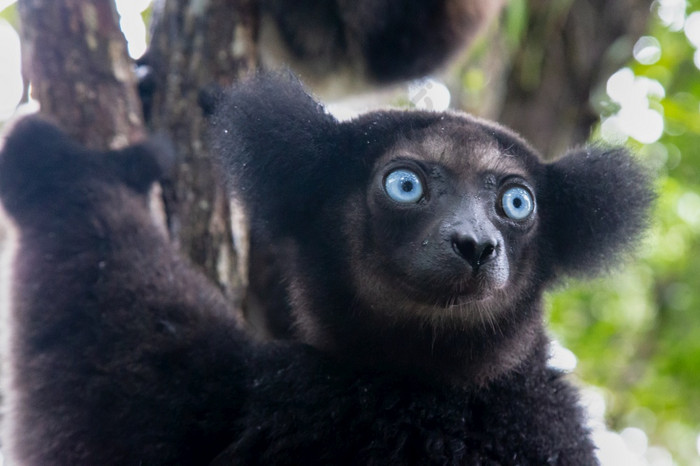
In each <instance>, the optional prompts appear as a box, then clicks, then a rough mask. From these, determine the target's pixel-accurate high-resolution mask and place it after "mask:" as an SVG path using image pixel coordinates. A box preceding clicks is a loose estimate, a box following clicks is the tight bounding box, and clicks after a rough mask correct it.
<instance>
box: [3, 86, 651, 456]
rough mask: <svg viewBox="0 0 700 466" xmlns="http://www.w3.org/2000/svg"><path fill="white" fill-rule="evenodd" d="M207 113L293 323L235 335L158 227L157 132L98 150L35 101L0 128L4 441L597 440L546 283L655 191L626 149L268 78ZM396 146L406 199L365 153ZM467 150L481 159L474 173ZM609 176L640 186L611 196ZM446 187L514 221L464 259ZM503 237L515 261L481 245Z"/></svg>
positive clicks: (74, 447) (406, 446) (122, 444)
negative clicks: (398, 197)
mask: <svg viewBox="0 0 700 466" xmlns="http://www.w3.org/2000/svg"><path fill="white" fill-rule="evenodd" d="M213 132H214V134H215V139H216V143H217V145H218V147H219V150H220V151H221V152H222V157H223V160H224V163H225V165H226V167H227V171H228V172H229V174H230V175H231V179H230V183H231V186H232V188H233V189H234V191H235V194H236V195H237V196H239V197H240V198H241V199H242V200H243V201H244V202H245V204H246V206H247V207H248V209H249V211H250V213H251V216H252V220H253V223H254V231H258V232H260V233H261V234H263V235H264V237H265V238H266V239H268V240H270V241H273V242H275V244H277V245H278V246H279V247H278V249H277V251H278V254H279V255H280V259H281V260H282V261H283V262H284V263H285V264H286V266H287V267H286V269H285V278H286V280H287V281H288V284H289V289H290V292H291V294H292V298H293V311H294V312H293V316H294V321H295V325H296V326H297V330H298V332H299V333H298V338H299V339H301V340H302V341H301V342H289V343H266V344H255V343H252V342H251V341H250V340H249V339H248V338H247V337H246V336H245V335H243V333H242V332H241V331H240V330H239V329H238V327H237V326H236V324H235V322H234V319H233V317H232V314H231V312H230V311H229V309H228V306H227V303H226V302H225V301H224V300H223V298H222V297H221V295H220V293H219V292H218V291H217V290H216V288H215V287H214V286H213V285H211V284H210V283H208V282H207V281H206V280H205V279H204V278H203V276H202V275H201V274H199V273H198V272H196V271H194V270H193V268H192V267H191V266H190V265H189V264H188V263H187V262H185V261H183V260H182V259H180V258H179V257H178V255H177V254H176V253H175V251H173V248H172V247H170V246H169V245H168V242H167V240H166V238H164V237H163V236H162V234H161V229H160V227H159V226H158V225H157V224H156V223H154V222H153V220H152V219H151V215H150V212H149V208H148V189H147V184H148V182H149V181H152V180H154V179H155V178H156V177H158V176H159V173H160V171H161V169H159V168H158V167H160V166H161V165H162V163H160V162H158V160H159V159H160V157H159V156H155V155H154V153H153V149H152V148H150V149H149V148H148V147H144V146H137V147H133V148H131V149H128V150H126V151H121V152H110V153H105V154H99V153H93V152H90V151H87V150H85V149H83V148H81V147H79V146H77V145H75V144H73V143H71V142H69V141H68V140H67V139H66V137H65V136H63V135H62V134H61V133H60V132H59V131H58V130H56V129H55V128H53V127H52V126H50V125H48V124H46V123H44V122H42V121H38V120H33V119H30V120H26V121H24V122H23V123H20V124H19V126H18V127H17V128H16V129H15V131H14V132H13V133H12V135H10V137H9V139H8V140H7V143H6V145H5V147H4V148H3V150H2V153H0V198H1V199H2V203H3V206H4V210H5V212H6V213H7V214H8V217H9V218H10V220H11V224H12V226H13V229H14V230H15V232H16V237H15V240H14V243H13V244H14V247H13V248H12V249H13V251H14V252H13V254H12V255H11V259H12V260H11V267H10V269H9V270H10V271H11V274H10V275H9V276H6V277H5V281H4V282H3V285H4V286H5V289H9V291H10V294H9V296H6V297H5V299H6V300H7V301H8V304H9V306H7V308H6V309H4V312H5V319H6V323H7V324H8V327H7V328H4V329H3V331H4V332H7V333H6V334H5V337H4V341H5V343H4V344H5V346H4V348H3V362H4V366H3V386H4V391H3V401H4V403H5V413H6V414H5V416H4V418H3V424H4V425H3V431H2V432H3V437H2V443H3V452H4V453H6V455H7V456H8V457H9V459H10V460H11V461H13V462H14V463H16V464H71V465H72V464H203V463H204V464H205V463H208V462H210V461H214V462H215V463H216V464H231V463H235V464H469V465H472V464H473V465H480V464H481V465H495V464H519V465H528V464H531V465H540V464H559V465H588V464H594V463H595V459H594V455H593V446H592V444H591V442H590V440H589V438H588V436H587V430H586V428H585V427H584V424H583V419H582V414H581V411H580V408H579V407H578V406H577V401H576V399H577V397H576V393H575V391H574V390H573V389H572V388H571V387H570V386H569V385H568V384H567V383H566V382H565V381H564V380H563V379H562V376H561V374H559V373H558V372H557V371H555V370H552V369H550V368H548V367H547V338H546V336H545V334H544V331H543V327H542V323H541V318H542V316H541V296H542V292H543V290H544V288H545V287H546V286H547V284H549V283H551V282H552V280H554V279H555V278H556V277H557V276H561V274H562V273H566V274H576V273H579V272H581V271H586V272H588V273H592V272H593V271H594V269H596V268H599V267H601V266H604V265H607V264H606V263H607V262H608V261H609V260H612V257H613V256H612V255H611V254H612V253H614V252H617V251H619V250H621V249H624V248H625V247H626V246H627V245H628V244H629V243H630V242H631V241H632V240H633V239H634V238H635V237H636V235H637V234H638V229H639V228H640V227H641V225H642V224H643V218H644V216H645V212H646V207H647V204H648V201H649V200H650V197H651V195H650V194H649V183H648V181H647V179H646V178H644V177H643V176H641V175H639V173H641V171H640V170H639V169H638V167H637V166H636V165H635V164H634V162H633V161H632V159H631V158H630V157H629V156H628V155H625V154H624V153H622V152H620V151H615V152H614V156H612V157H609V156H606V155H605V154H606V152H605V151H603V150H599V149H591V151H592V152H591V154H592V155H589V156H588V157H593V158H595V160H597V162H595V163H592V164H590V170H592V171H593V172H594V174H593V175H591V174H590V173H589V172H588V170H584V166H583V165H582V163H581V160H582V159H583V160H585V159H586V157H587V156H586V155H585V154H586V152H585V151H579V152H572V153H571V154H570V155H568V156H567V157H565V158H564V159H561V161H560V162H557V163H554V164H551V165H547V164H542V163H541V162H540V161H539V159H538V158H537V156H536V155H535V154H534V153H533V152H532V150H531V149H530V148H529V147H528V146H527V145H526V144H524V143H523V142H522V141H521V140H520V139H519V138H518V137H517V136H516V135H514V134H513V133H511V132H509V131H507V130H504V129H502V128H500V127H498V126H496V125H494V124H491V123H487V122H483V121H480V120H476V119H473V118H470V117H467V116H465V115H457V114H437V113H422V112H414V113H410V112H399V111H392V112H377V113H372V114H368V115H366V116H364V117H362V118H360V119H358V120H355V121H352V122H348V123H338V122H336V121H335V120H334V119H333V118H332V117H331V116H329V115H327V114H326V113H325V112H324V110H323V108H322V107H321V106H319V105H318V104H317V103H316V102H314V101H313V99H311V98H310V97H309V96H308V95H307V94H306V93H305V92H304V91H303V90H302V88H301V87H300V86H299V85H298V84H297V83H295V82H292V81H290V80H289V79H284V78H278V77H260V78H257V79H256V80H254V81H252V82H250V83H248V84H245V85H242V86H240V87H238V88H236V89H234V90H233V91H232V92H230V93H229V94H228V95H227V97H226V101H225V102H224V103H223V104H222V105H221V112H220V113H219V116H218V117H217V119H216V122H215V125H214V129H213ZM436 151H437V152H436ZM504 154H507V156H506V155H504ZM125 161H128V163H127V162H125ZM621 161H622V162H621ZM492 162H493V163H492ZM396 163H399V164H409V165H410V166H411V167H414V168H415V170H417V171H420V172H421V173H423V172H425V173H424V175H425V179H424V181H425V183H426V187H427V189H428V190H429V196H428V197H426V198H425V199H424V200H423V201H421V203H419V204H416V205H415V206H397V205H396V204H393V203H392V202H391V201H389V200H388V199H387V197H386V195H385V194H386V193H385V192H384V191H383V188H382V180H383V177H382V174H383V173H384V171H385V170H386V167H387V166H389V167H391V166H393V165H392V164H396ZM125 164H126V165H130V166H134V164H135V165H136V166H139V165H140V166H142V167H143V168H144V171H143V172H141V171H138V170H132V169H124V166H125ZM387 164H388V165H387ZM149 167H150V168H149ZM484 167H489V171H490V172H493V175H494V178H493V179H491V178H488V176H487V177H486V178H487V179H486V182H485V183H482V182H481V181H483V180H484V178H483V177H484V171H483V169H484ZM613 169H615V170H618V172H617V173H612V170H613ZM510 170H515V171H517V172H518V177H519V178H518V179H522V180H521V182H522V183H526V185H527V186H528V187H529V188H530V189H531V190H532V191H533V193H534V195H535V199H536V211H535V214H534V216H532V217H531V218H529V219H528V220H526V221H523V222H520V223H517V224H516V223H514V222H509V221H505V220H503V219H502V218H500V217H498V215H501V214H500V213H499V212H498V210H497V209H496V210H490V209H487V210H483V209H481V207H483V206H484V205H489V204H488V203H489V202H491V201H489V200H493V195H492V193H491V192H492V191H494V190H498V189H499V188H497V187H498V186H499V185H500V183H501V181H502V180H503V177H504V176H505V175H511V174H512V173H511V172H510ZM135 173H143V174H142V175H140V176H134V174H135ZM625 174H627V175H629V177H634V179H635V180H637V181H638V182H636V183H628V182H627V181H626V180H628V177H627V176H626V175H625ZM591 179H594V180H595V181H596V185H595V186H593V185H591V184H590V180H591ZM474 183H476V186H482V188H483V189H480V190H478V193H477V194H474V192H473V191H472V190H471V189H472V188H473V187H474V186H475V184H474ZM564 190H565V192H564ZM499 192H500V191H499ZM574 192H577V193H579V195H580V196H581V197H584V198H586V199H585V200H582V199H580V198H579V196H576V195H575V194H574ZM622 195H624V196H625V197H626V198H634V199H637V200H638V202H633V203H629V202H623V201H618V200H616V199H615V200H612V201H611V198H617V197H618V196H622ZM462 201H465V202H462ZM610 208H614V209H620V208H622V209H623V210H624V214H623V215H621V214H618V213H617V212H610V211H608V209H610ZM571 209H579V210H578V211H575V212H572V211H571ZM461 212H467V213H469V215H470V216H471V217H469V218H473V221H474V222H476V223H477V224H478V225H477V226H478V228H477V229H476V230H474V231H476V233H477V234H480V232H484V231H488V232H491V233H492V234H494V235H496V236H497V237H498V238H499V241H504V242H507V243H508V244H507V247H505V246H501V245H499V246H498V249H497V251H496V252H494V253H493V258H492V259H491V261H490V262H489V263H486V260H484V264H483V265H479V266H474V270H471V269H470V268H469V267H468V266H466V265H465V264H464V260H463V259H464V258H465V257H467V256H469V252H468V251H467V248H466V247H464V245H463V244H462V243H460V244H461V246H460V248H458V250H452V249H450V248H449V247H448V246H449V245H448V246H445V244H443V242H444V241H443V240H444V238H442V236H441V235H442V234H444V233H445V230H450V229H459V228H462V227H465V228H469V226H470V225H472V223H470V222H464V221H462V219H460V218H457V217H458V216H457V217H455V214H459V213H461ZM444 219H448V221H446V222H445V221H444ZM574 220H575V222H576V225H571V223H567V222H572V221H574ZM559 222H562V223H564V224H565V225H564V226H562V225H561V224H560V223H559ZM434 225H442V228H438V230H435V229H434V228H433V227H434ZM566 225H571V227H567V226H566ZM577 226H587V227H586V228H583V227H582V228H576V227H577ZM450 231H451V230H450ZM460 231H461V230H460ZM448 233H449V232H448ZM560 234H572V235H575V237H574V238H575V240H576V242H575V243H574V244H571V245H567V244H566V241H565V240H564V239H563V238H559V237H557V235H560ZM424 237H425V238H427V239H428V240H429V241H428V243H427V244H423V242H420V241H418V242H416V239H423V238H424ZM499 244H500V243H499ZM598 248H605V249H604V252H603V253H600V254H599V253H595V254H590V257H593V259H590V260H589V259H588V256H589V254H587V251H588V252H591V251H599V249H598ZM462 255H463V256H464V257H461V256H462ZM482 257H483V255H482ZM581 257H586V261H585V262H584V263H581V264H578V263H576V261H577V260H579V259H578V258H581ZM504 261H508V262H507V263H508V267H509V268H508V270H507V271H506V272H504V270H505V269H504V268H503V267H501V268H498V267H496V266H494V265H489V264H493V263H495V264H502V263H504ZM459 270H464V271H465V273H466V274H467V275H470V274H474V275H478V276H480V277H482V278H481V283H480V284H474V283H473V281H472V280H471V279H466V278H465V279H464V280H465V281H464V283H462V282H461V281H460V283H462V285H464V287H465V288H464V290H462V292H466V293H472V292H473V293H475V294H476V295H478V296H480V297H481V298H482V299H483V303H485V304H483V306H482V308H480V307H479V306H480V305H477V304H474V302H473V301H471V300H470V298H468V296H466V295H464V296H463V295H462V294H460V292H458V294H459V296H458V297H457V298H459V299H457V298H455V299H456V300H454V301H452V300H451V296H444V298H445V300H444V301H443V300H439V299H438V300H435V301H434V302H433V303H432V304H430V305H427V304H421V303H420V301H421V299H423V298H424V297H425V296H430V297H434V295H433V293H439V292H441V291H445V290H447V294H448V295H449V294H450V293H455V292H456V291H455V290H456V289H455V288H453V285H450V284H449V283H448V282H449V281H450V280H448V278H449V277H451V276H452V275H453V274H455V273H457V271H459ZM362 274H366V276H367V277H368V280H367V281H363V280H362V276H364V275H362ZM504 276H505V277H506V278H507V279H506V281H505V284H504V282H503V279H504ZM401 283H405V284H407V285H408V284H410V286H409V287H408V288H405V289H404V288H401V287H402V286H403V285H401ZM416 283H418V284H422V285H416ZM460 286H461V285H460ZM492 286H493V287H496V288H498V287H501V288H502V289H503V290H505V291H502V292H501V291H493V290H492V289H491V287H492ZM397 287H398V288H397ZM397 289H401V290H404V294H403V295H402V294H401V293H400V292H398V291H397ZM458 289H459V287H458V288H457V290H458ZM450 290H452V291H450ZM384 291H386V293H387V294H386V295H384V294H382V292H384ZM450 304H454V306H452V307H451V308H450ZM428 309H431V310H432V311H431V312H430V313H429V315H422V314H421V312H423V311H426V310H428ZM482 311H483V313H482ZM475 313H476V314H479V315H480V316H481V319H477V318H475V316H474V314H475ZM306 343H308V344H309V345H307V344H306Z"/></svg>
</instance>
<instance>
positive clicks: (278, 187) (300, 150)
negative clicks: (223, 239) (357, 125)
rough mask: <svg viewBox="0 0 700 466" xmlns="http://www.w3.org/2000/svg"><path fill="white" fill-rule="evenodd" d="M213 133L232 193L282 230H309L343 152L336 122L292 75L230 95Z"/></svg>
mask: <svg viewBox="0 0 700 466" xmlns="http://www.w3.org/2000/svg"><path fill="white" fill-rule="evenodd" d="M211 135H212V139H213V148H214V150H215V151H216V152H217V155H218V156H219V158H220V160H221V162H222V165H223V167H224V170H225V171H226V175H227V177H228V182H229V187H230V189H231V191H233V193H234V194H235V195H236V196H237V197H239V198H240V199H241V200H242V201H243V202H244V204H245V205H246V207H247V208H248V209H251V210H254V211H255V216H256V217H259V218H264V219H266V222H268V223H269V224H270V226H272V227H274V228H275V229H276V230H278V231H279V232H288V231H290V230H293V231H296V229H303V228H304V227H305V220H307V219H308V218H309V216H310V215H313V213H314V212H315V211H316V210H317V208H318V205H319V204H320V203H321V202H322V201H323V199H324V195H325V193H326V192H327V190H326V189H324V188H323V186H325V185H327V184H328V181H327V178H328V177H329V175H333V168H332V167H333V166H335V165H336V164H337V163H338V161H339V160H341V159H342V158H343V157H342V156H343V151H344V149H345V148H344V147H343V146H344V145H343V143H342V137H341V135H340V128H339V124H338V122H337V121H336V120H335V118H333V117H332V116H331V115H329V114H328V113H326V111H325V109H324V108H323V107H322V106H321V105H320V104H319V103H318V102H316V101H315V100H314V99H313V98H312V97H311V96H310V95H309V94H308V93H307V92H306V91H305V90H304V88H303V87H302V85H301V83H299V81H298V80H296V79H295V78H293V77H292V76H291V75H289V74H274V73H268V74H261V75H258V76H256V77H254V78H253V79H250V80H248V81H246V82H244V83H241V84H239V85H237V86H235V87H233V88H232V89H230V90H229V91H228V92H226V93H225V94H224V95H223V97H222V101H221V102H220V103H219V104H217V105H216V113H215V115H214V117H213V119H212V129H211Z"/></svg>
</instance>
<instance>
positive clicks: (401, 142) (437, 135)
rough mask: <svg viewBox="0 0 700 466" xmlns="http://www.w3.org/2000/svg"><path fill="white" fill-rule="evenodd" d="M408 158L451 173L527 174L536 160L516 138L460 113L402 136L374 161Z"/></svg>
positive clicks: (530, 151)
mask: <svg viewBox="0 0 700 466" xmlns="http://www.w3.org/2000/svg"><path fill="white" fill-rule="evenodd" d="M397 158H412V159H418V160H421V161H425V162H428V163H437V164H440V165H443V166H445V167H446V168H448V169H450V170H452V171H453V172H455V173H460V174H467V173H483V172H495V173H508V174H513V175H521V176H525V175H527V174H528V173H529V172H530V171H531V169H532V166H533V165H537V164H538V162H539V157H538V156H537V155H536V153H535V152H534V151H533V150H532V149H531V148H530V147H529V145H528V144H527V143H526V142H525V141H523V140H522V139H521V138H520V137H518V136H516V135H515V134H513V133H511V132H510V131H508V130H506V129H504V128H501V127H500V126H497V125H495V124H492V123H490V122H485V121H482V120H479V119H476V118H473V117H471V116H468V115H464V114H450V115H444V116H442V117H441V118H440V119H439V120H438V121H436V122H435V123H433V124H431V125H429V126H427V127H422V128H418V129H413V130H411V131H408V132H405V133H403V134H402V135H401V136H400V137H398V138H397V140H396V143H395V144H394V145H393V146H391V147H390V148H389V150H388V151H387V152H386V154H385V155H384V156H382V157H381V159H380V160H379V161H378V163H379V164H383V163H387V162H389V161H390V160H393V159H397Z"/></svg>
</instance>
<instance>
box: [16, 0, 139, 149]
mask: <svg viewBox="0 0 700 466" xmlns="http://www.w3.org/2000/svg"><path fill="white" fill-rule="evenodd" d="M18 9H19V13H20V18H21V26H22V29H21V33H22V47H23V54H22V56H23V57H24V68H25V69H24V71H25V74H26V76H28V78H29V79H30V81H31V83H32V94H33V97H34V98H35V99H37V100H38V101H39V102H40V104H41V113H42V114H44V115H47V116H48V117H50V118H51V119H53V120H54V121H55V122H56V123H58V124H59V125H60V126H61V127H62V128H63V129H64V130H65V131H67V132H68V133H69V134H70V135H71V136H73V137H74V138H75V139H76V140H78V141H80V142H82V143H83V144H85V145H86V146H88V147H91V148H94V149H107V148H117V147H122V146H125V145H128V144H129V143H132V142H135V141H137V140H139V139H141V138H143V137H144V134H145V133H144V129H143V119H142V118H141V103H140V101H139V98H138V95H137V93H136V85H135V84H136V79H135V77H134V73H133V65H132V63H131V60H130V59H129V57H128V55H127V52H126V44H125V42H124V36H123V35H122V33H121V30H120V29H119V25H118V21H117V12H116V9H115V7H114V3H113V1H112V0H93V1H85V0H61V1H56V0H20V1H19V3H18Z"/></svg>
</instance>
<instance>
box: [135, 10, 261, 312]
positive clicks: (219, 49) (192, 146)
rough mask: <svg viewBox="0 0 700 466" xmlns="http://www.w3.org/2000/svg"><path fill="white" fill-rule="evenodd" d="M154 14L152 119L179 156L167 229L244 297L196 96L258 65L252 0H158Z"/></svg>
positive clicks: (169, 190)
mask: <svg viewBox="0 0 700 466" xmlns="http://www.w3.org/2000/svg"><path fill="white" fill-rule="evenodd" d="M152 21H153V23H152V40H151V44H150V46H149V51H148V53H147V55H148V57H147V62H148V63H149V65H150V66H151V68H152V73H153V76H152V77H153V82H154V94H153V101H152V103H151V109H150V112H149V113H150V114H151V116H150V118H149V126H150V127H151V129H152V130H153V131H155V132H158V131H163V132H165V133H167V134H168V135H169V136H170V137H171V139H172V140H173V141H174V143H175V145H176V147H177V154H178V157H179V160H178V163H177V164H176V168H175V173H173V176H172V183H167V184H165V186H164V194H165V200H166V210H167V214H168V221H169V227H170V231H171V234H172V237H173V238H174V240H175V241H176V242H177V243H178V244H179V246H180V248H181V249H182V251H183V252H184V253H185V254H187V255H188V256H189V257H190V258H191V259H192V260H193V261H194V263H196V264H198V265H200V266H202V267H203V269H204V270H205V272H206V273H207V274H208V275H209V276H210V277H211V278H212V279H214V280H215V282H216V283H218V284H219V285H220V286H221V287H222V288H223V289H224V290H225V291H227V292H228V293H229V295H230V296H231V297H232V299H240V298H241V296H242V294H241V291H242V289H243V287H244V286H245V279H246V277H245V273H244V272H243V271H244V268H243V267H241V264H242V261H237V260H236V257H237V254H236V249H235V248H234V247H233V241H232V230H231V222H230V220H229V219H230V217H231V216H230V214H229V198H228V195H227V194H226V192H225V191H224V190H223V188H222V183H221V176H220V175H219V173H217V167H216V163H215V162H214V160H213V159H212V157H211V156H210V153H209V144H208V142H209V141H208V137H207V124H206V120H205V117H204V114H203V112H202V110H201V108H200V106H199V104H198V97H199V93H200V92H201V90H202V89H205V88H207V87H208V86H211V85H212V84H213V83H216V84H218V85H223V86H226V85H229V84H230V83H232V82H234V81H236V80H238V79H239V78H241V77H243V76H244V75H246V74H247V73H249V72H250V71H251V70H253V69H254V68H255V65H256V61H255V56H256V50H255V30H256V27H255V25H256V23H257V18H256V15H255V9H254V6H253V4H252V2H251V1H249V0H238V1H231V0H210V1H206V2H193V1H189V0H170V1H167V2H166V1H164V0H159V1H158V2H157V3H156V4H155V5H154V10H153V19H152ZM239 242H244V240H239ZM239 246H240V245H239ZM243 246H244V245H243Z"/></svg>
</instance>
